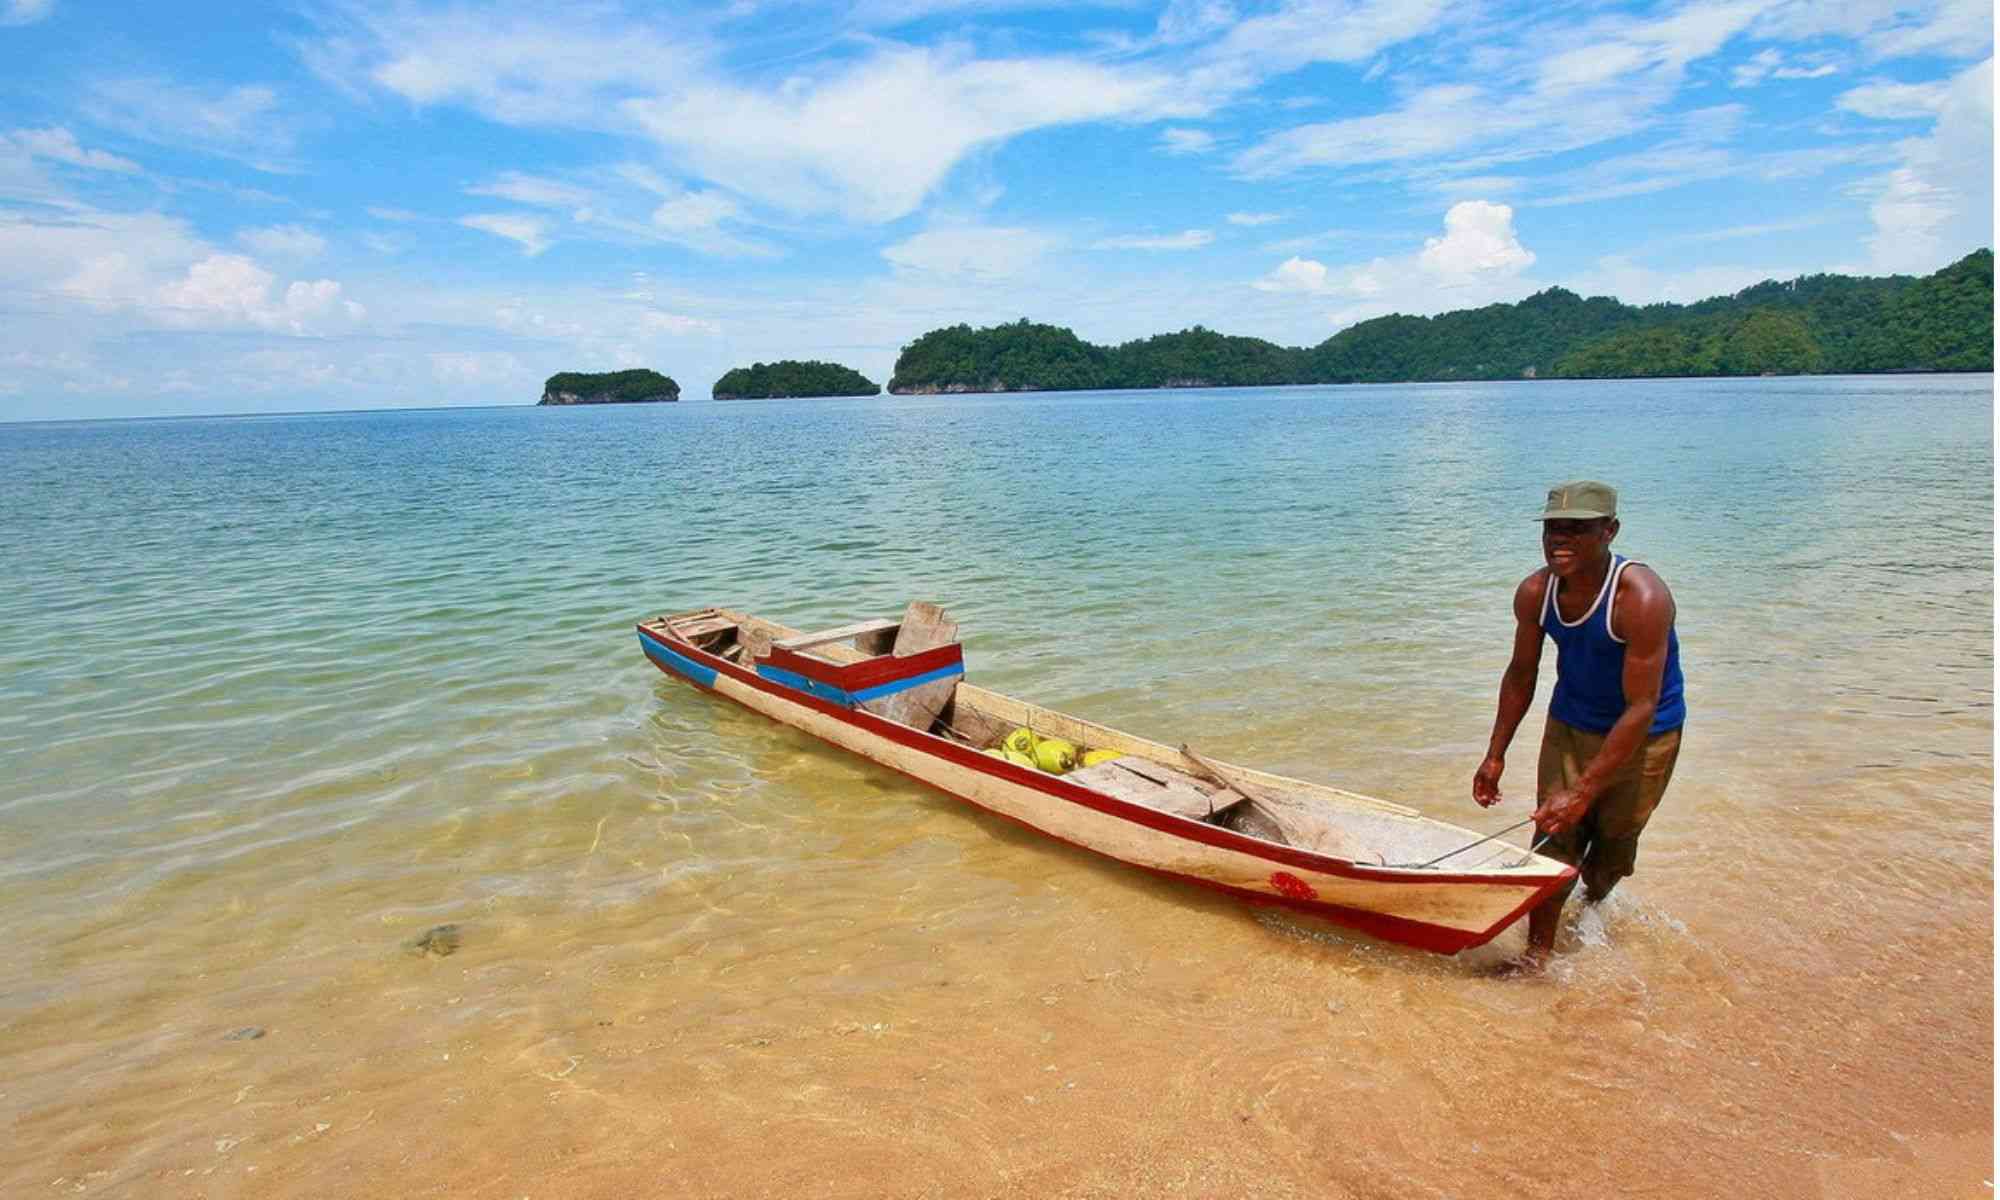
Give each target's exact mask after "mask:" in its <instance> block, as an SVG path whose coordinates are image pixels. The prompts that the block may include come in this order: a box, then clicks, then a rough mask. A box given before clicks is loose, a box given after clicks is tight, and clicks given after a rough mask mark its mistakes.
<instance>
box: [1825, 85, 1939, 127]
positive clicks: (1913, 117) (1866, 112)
mask: <svg viewBox="0 0 2000 1200" xmlns="http://www.w3.org/2000/svg"><path fill="white" fill-rule="evenodd" d="M1950 94H1951V83H1950V81H1948V80H1939V81H1937V82H1935V83H1894V82H1889V81H1880V82H1876V83H1864V84H1862V85H1861V86H1860V87H1857V88H1850V89H1848V90H1847V91H1844V92H1842V93H1841V94H1840V95H1839V97H1837V98H1836V99H1835V100H1834V102H1833V103H1834V105H1835V106H1836V107H1838V108H1843V109H1846V110H1847V111H1848V112H1851V113H1854V114H1856V115H1858V116H1863V117H1873V118H1875V119H1876V120H1878V121H1924V120H1929V119H1931V118H1932V117H1935V116H1937V114H1938V110H1939V109H1941V108H1943V107H1944V102H1945V100H1946V98H1947V97H1948V96H1949V95H1950Z"/></svg>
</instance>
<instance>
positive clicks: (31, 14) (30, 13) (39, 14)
mask: <svg viewBox="0 0 2000 1200" xmlns="http://www.w3.org/2000/svg"><path fill="white" fill-rule="evenodd" d="M55 8H56V3H55V0H0V25H32V24H34V23H35V22H36V21H41V20H45V19H47V17H48V15H49V14H50V13H52V12H54V11H55Z"/></svg>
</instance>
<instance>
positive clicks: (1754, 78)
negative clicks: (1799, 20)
mask: <svg viewBox="0 0 2000 1200" xmlns="http://www.w3.org/2000/svg"><path fill="white" fill-rule="evenodd" d="M1839 70H1840V68H1839V67H1838V66H1837V65H1835V64H1834V63H1832V62H1830V61H1828V60H1826V59H1824V58H1814V59H1809V60H1803V61H1798V62H1794V61H1792V60H1790V59H1787V58H1786V57H1785V55H1784V53H1783V52H1782V51H1779V50H1775V49H1766V50H1760V51H1758V52H1757V53H1755V54H1753V55H1751V56H1750V57H1749V58H1746V59H1744V60H1743V61H1742V62H1740V63H1737V64H1736V66H1734V67H1733V68H1731V69H1730V72H1729V86H1730V87H1733V88H1747V87H1756V86H1757V85H1758V84H1760V83H1762V82H1764V81H1765V80H1766V79H1822V78H1824V77H1826V76H1828V75H1832V74H1835V73H1836V72H1838V71H1839Z"/></svg>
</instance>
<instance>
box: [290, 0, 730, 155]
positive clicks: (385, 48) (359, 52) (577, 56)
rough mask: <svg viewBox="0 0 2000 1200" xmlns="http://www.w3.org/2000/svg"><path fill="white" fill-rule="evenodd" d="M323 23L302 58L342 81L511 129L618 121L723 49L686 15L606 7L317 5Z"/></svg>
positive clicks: (331, 79)
mask: <svg viewBox="0 0 2000 1200" xmlns="http://www.w3.org/2000/svg"><path fill="white" fill-rule="evenodd" d="M320 21H321V34H320V36H319V37H317V38H315V39H311V40H309V41H306V42H302V43H301V44H300V47H299V48H300V53H301V54H302V56H303V57H304V59H305V61H306V63H307V65H308V66H310V67H311V68H312V69H313V70H314V71H316V72H317V73H318V74H319V75H320V76H321V77H322V78H324V79H326V80H328V81H329V82H331V83H333V84H335V85H336V86H339V87H342V88H345V89H347V90H350V91H352V92H354V93H356V94H363V93H365V92H367V91H369V90H373V89H382V90H386V91H389V92H391V93H393V94H395V95H397V96H400V97H402V98H403V99H405V100H408V101H410V102H411V103H413V104H419V105H436V104H462V105H464V106H466V107H468V108H470V109H472V110H473V111H475V112H479V113H482V114H484V115H486V116H488V117H491V118H493V119H494V120H498V121H504V122H507V123H510V124H526V125H566V126H575V127H581V128H601V127H603V126H605V125H606V124H618V123H619V122H618V121H617V117H616V105H617V103H618V102H619V101H620V100H624V99H628V98H631V97H634V96H648V95H653V94H656V93H657V92H658V90H659V89H660V87H661V85H662V81H668V80H677V79H685V78H689V77H691V76H693V75H695V74H698V73H700V72H702V71H705V70H706V69H707V68H708V66H709V64H710V62H711V61H712V60H713V59H714V58H715V57H716V55H717V53H718V51H717V48H716V46H715V45H714V43H713V41H712V40H711V39H710V37H709V36H708V34H707V33H706V31H705V30H703V29H701V28H699V27H696V26H693V25H691V23H690V22H688V21H687V20H685V19H680V20H676V21H672V22H669V21H665V20H662V21H659V22H649V21H644V20H635V19H632V18H629V17H627V16H625V15H623V14H622V13H620V12H619V11H618V10H617V9H616V8H613V7H607V6H602V5H592V6H582V7H576V8H570V9H566V10H564V11H562V12H560V13H557V12H552V11H548V10H546V9H544V8H542V7H540V6H533V5H525V4H520V5H513V4H504V3H503V4H487V5H481V6H479V7H477V8H474V7H470V6H464V5H456V6H453V7H450V8H443V9H422V8H417V7H414V6H411V5H386V4H366V3H337V4H335V5H334V6H333V7H330V8H328V9H324V10H320Z"/></svg>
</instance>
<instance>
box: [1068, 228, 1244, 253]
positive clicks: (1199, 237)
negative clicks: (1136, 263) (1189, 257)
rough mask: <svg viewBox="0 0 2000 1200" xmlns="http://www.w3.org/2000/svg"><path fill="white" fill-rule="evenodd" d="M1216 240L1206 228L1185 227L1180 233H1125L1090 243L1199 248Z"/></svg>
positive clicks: (1111, 247)
mask: <svg viewBox="0 0 2000 1200" xmlns="http://www.w3.org/2000/svg"><path fill="white" fill-rule="evenodd" d="M1214 240H1215V235H1214V234H1212V233H1210V232H1209V231H1208V230H1206V229H1183V230H1182V231H1180V232H1179V233H1168V234H1124V235H1121V236H1118V237H1108V238H1100V239H1098V240H1097V241H1095V242H1092V243H1091V244H1090V248H1091V249H1093V250H1199V249H1201V248H1202V247H1203V246H1206V245H1208V244H1209V243H1210V242H1213V241H1214Z"/></svg>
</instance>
